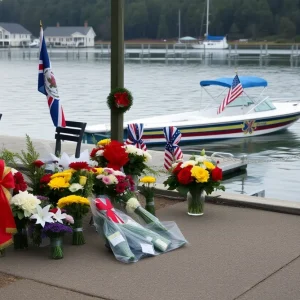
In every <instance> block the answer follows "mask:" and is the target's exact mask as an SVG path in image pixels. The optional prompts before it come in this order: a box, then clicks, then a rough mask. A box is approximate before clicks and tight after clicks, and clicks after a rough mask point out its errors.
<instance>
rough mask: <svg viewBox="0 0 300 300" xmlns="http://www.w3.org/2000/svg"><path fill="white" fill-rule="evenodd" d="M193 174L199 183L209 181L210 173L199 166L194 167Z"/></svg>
mask: <svg viewBox="0 0 300 300" xmlns="http://www.w3.org/2000/svg"><path fill="white" fill-rule="evenodd" d="M191 173H192V176H193V177H194V178H195V179H196V182H198V183H202V182H207V181H208V179H209V172H208V171H207V170H205V169H203V168H201V167H199V166H194V167H193V168H192V171H191Z"/></svg>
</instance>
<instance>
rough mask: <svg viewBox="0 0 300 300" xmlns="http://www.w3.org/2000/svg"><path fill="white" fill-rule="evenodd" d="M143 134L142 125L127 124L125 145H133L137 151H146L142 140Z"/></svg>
mask: <svg viewBox="0 0 300 300" xmlns="http://www.w3.org/2000/svg"><path fill="white" fill-rule="evenodd" d="M143 132H144V124H135V123H134V124H128V125H127V136H128V137H127V140H126V142H125V144H127V145H134V146H136V147H137V148H139V149H142V150H144V151H147V146H146V144H145V143H144V141H143V140H142V136H143Z"/></svg>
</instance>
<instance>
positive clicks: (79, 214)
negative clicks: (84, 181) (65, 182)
mask: <svg viewBox="0 0 300 300" xmlns="http://www.w3.org/2000/svg"><path fill="white" fill-rule="evenodd" d="M57 206H58V207H59V208H61V209H65V210H66V211H67V213H68V214H69V215H71V216H72V217H73V218H74V224H73V226H72V227H73V238H72V244H73V245H83V244H85V239H84V235H83V229H82V227H83V226H82V219H83V217H84V216H85V215H86V214H87V213H88V212H89V208H90V202H89V200H88V199H87V198H85V197H81V196H76V195H70V196H67V197H64V198H61V199H59V201H58V202H57Z"/></svg>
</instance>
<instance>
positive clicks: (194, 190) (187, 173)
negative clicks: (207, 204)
mask: <svg viewBox="0 0 300 300" xmlns="http://www.w3.org/2000/svg"><path fill="white" fill-rule="evenodd" d="M221 180H222V169H220V168H219V167H218V166H217V165H215V164H213V163H212V162H211V160H210V159H209V157H207V156H206V155H205V152H204V151H202V152H201V154H200V155H194V156H192V157H191V158H190V160H188V161H181V162H178V163H175V164H173V166H172V168H171V169H170V175H169V177H168V178H167V180H165V181H164V185H165V186H167V187H168V190H177V191H178V192H179V193H180V194H181V195H183V196H185V197H187V200H188V214H189V215H192V216H201V215H203V212H204V200H205V193H206V194H207V195H209V194H211V193H212V192H213V191H214V190H223V191H224V190H225V187H224V186H223V185H221Z"/></svg>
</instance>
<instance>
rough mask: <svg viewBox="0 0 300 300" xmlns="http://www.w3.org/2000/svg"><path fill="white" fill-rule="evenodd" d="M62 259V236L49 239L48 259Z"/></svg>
mask: <svg viewBox="0 0 300 300" xmlns="http://www.w3.org/2000/svg"><path fill="white" fill-rule="evenodd" d="M63 257H64V251H63V236H59V237H50V258H52V259H61V258H63Z"/></svg>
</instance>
